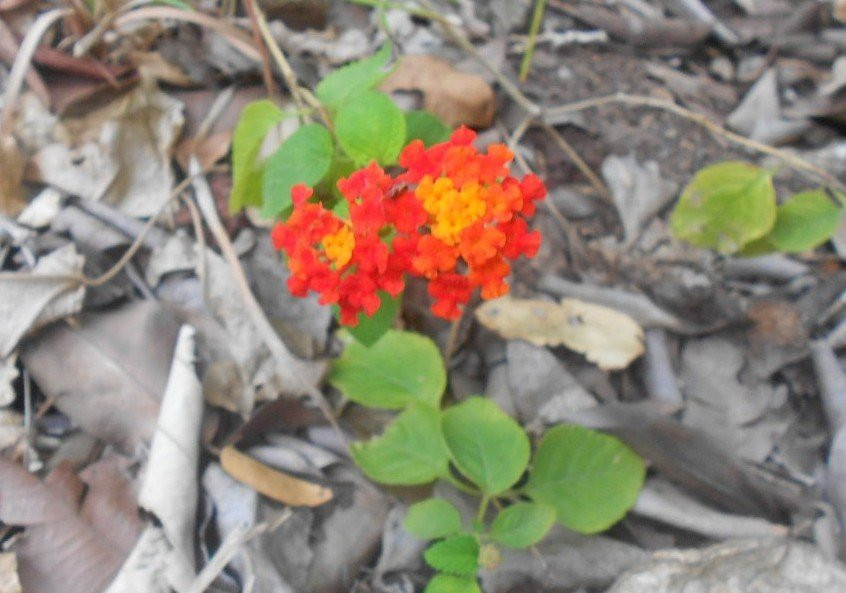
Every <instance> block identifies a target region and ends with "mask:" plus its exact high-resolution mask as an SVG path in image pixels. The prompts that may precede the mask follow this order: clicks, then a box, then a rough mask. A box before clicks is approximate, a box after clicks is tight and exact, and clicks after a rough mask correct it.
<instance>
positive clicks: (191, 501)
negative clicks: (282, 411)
mask: <svg viewBox="0 0 846 593" xmlns="http://www.w3.org/2000/svg"><path fill="white" fill-rule="evenodd" d="M194 335H195V331H194V328H192V327H191V326H187V325H185V326H182V329H181V330H180V332H179V337H178V338H177V342H176V348H175V349H174V353H173V363H172V365H171V367H170V376H169V377H168V381H167V387H166V388H165V392H164V396H163V397H162V404H161V412H160V413H159V421H158V425H157V426H156V433H155V435H154V436H153V442H152V444H151V446H150V457H149V459H148V461H147V469H146V472H145V474H144V482H143V485H142V486H141V491H140V492H139V494H138V504H139V505H140V506H141V507H143V508H145V509H146V510H148V511H150V512H151V513H153V514H154V515H155V516H156V517H158V519H159V521H161V524H162V527H163V529H164V531H165V534H166V535H167V539H168V541H169V543H170V545H171V547H172V549H173V552H174V554H176V555H178V556H181V559H182V560H183V562H184V563H185V566H187V567H188V570H190V569H191V568H192V567H193V566H194V531H195V529H194V527H195V526H194V523H195V521H196V515H197V491H198V487H197V471H198V463H199V457H200V451H199V446H200V426H201V422H202V418H203V389H202V386H201V385H200V381H199V379H197V375H196V372H195V370H194V350H195V345H194ZM174 562H176V561H174Z"/></svg>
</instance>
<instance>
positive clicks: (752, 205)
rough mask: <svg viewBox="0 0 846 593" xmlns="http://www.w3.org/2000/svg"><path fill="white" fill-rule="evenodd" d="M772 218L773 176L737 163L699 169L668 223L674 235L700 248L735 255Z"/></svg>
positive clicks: (766, 229)
mask: <svg viewBox="0 0 846 593" xmlns="http://www.w3.org/2000/svg"><path fill="white" fill-rule="evenodd" d="M775 219H776V202H775V188H774V187H773V183H772V172H770V171H767V170H766V169H762V168H760V167H756V166H754V165H750V164H748V163H743V162H738V161H728V162H724V163H717V164H716V165H711V166H709V167H705V168H704V169H702V170H700V171H699V172H698V173H697V174H696V175H695V176H694V177H693V180H692V181H691V182H690V183H689V184H688V185H687V187H686V188H685V189H684V191H683V192H682V195H681V198H679V202H678V204H676V208H675V210H674V211H673V214H672V216H671V218H670V223H671V226H672V229H673V233H675V235H676V236H677V237H679V238H680V239H684V240H686V241H689V242H691V243H693V244H694V245H697V246H699V247H709V248H713V249H716V250H717V251H719V252H721V253H736V252H738V251H740V249H741V248H743V246H744V245H746V244H747V243H750V242H751V241H754V240H755V239H758V238H760V237H763V236H764V235H766V234H767V232H769V230H770V229H771V228H772V226H773V224H774V223H775Z"/></svg>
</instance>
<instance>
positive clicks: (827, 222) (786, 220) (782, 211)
mask: <svg viewBox="0 0 846 593" xmlns="http://www.w3.org/2000/svg"><path fill="white" fill-rule="evenodd" d="M842 214H843V210H841V208H840V207H838V206H837V205H836V204H835V203H834V202H832V200H831V198H830V197H829V196H828V194H826V192H825V190H823V189H817V190H814V191H806V192H802V193H799V194H796V195H795V196H793V197H792V198H790V199H789V200H788V201H787V202H785V203H784V204H782V205H781V206H779V207H778V210H777V211H776V221H775V225H774V226H773V228H772V230H771V231H770V233H769V234H768V235H767V236H766V239H768V240H769V242H770V243H772V244H773V246H774V247H775V248H776V249H777V250H779V251H785V252H788V253H799V252H802V251H808V250H810V249H813V248H815V247H817V246H819V245H821V244H822V243H825V242H826V241H827V240H828V239H830V238H831V236H832V235H833V234H834V233H835V232H836V231H837V228H838V227H839V226H840V218H841V216H842Z"/></svg>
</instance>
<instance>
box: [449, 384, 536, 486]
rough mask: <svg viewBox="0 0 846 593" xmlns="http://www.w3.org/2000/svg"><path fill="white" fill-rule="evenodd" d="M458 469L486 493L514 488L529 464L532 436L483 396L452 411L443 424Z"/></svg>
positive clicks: (472, 399) (453, 408)
mask: <svg viewBox="0 0 846 593" xmlns="http://www.w3.org/2000/svg"><path fill="white" fill-rule="evenodd" d="M441 426H442V428H443V433H444V439H445V440H446V443H447V446H448V447H449V451H450V455H451V457H452V461H453V463H455V465H456V467H457V468H458V469H459V470H460V471H461V473H462V474H464V475H465V476H466V477H468V478H469V479H470V480H472V481H473V482H474V483H475V484H476V485H477V486H479V488H480V489H481V490H482V492H483V493H485V494H487V495H489V496H490V495H494V494H499V493H500V492H503V491H504V490H507V489H508V488H509V487H510V486H512V485H513V484H514V483H515V482H516V481H517V480H518V479H520V476H521V475H522V474H523V471H524V470H525V469H526V464H528V462H529V453H530V447H529V437H527V436H526V433H525V432H524V431H523V429H522V428H520V425H519V424H517V423H516V422H515V421H514V420H513V419H512V418H511V417H509V416H508V415H507V414H506V413H505V412H503V411H502V410H501V409H500V408H499V407H498V406H497V405H496V404H495V403H493V402H492V401H491V400H489V399H485V398H482V397H471V398H470V399H468V400H467V401H465V402H463V403H461V404H458V405H457V406H453V407H452V408H449V409H448V410H446V411H445V412H444V413H443V418H442V421H441Z"/></svg>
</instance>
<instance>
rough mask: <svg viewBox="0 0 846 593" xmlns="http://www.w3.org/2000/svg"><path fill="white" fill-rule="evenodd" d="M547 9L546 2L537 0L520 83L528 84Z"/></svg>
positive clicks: (521, 67)
mask: <svg viewBox="0 0 846 593" xmlns="http://www.w3.org/2000/svg"><path fill="white" fill-rule="evenodd" d="M545 9H546V0H535V10H534V12H533V13H532V24H531V25H529V38H528V39H527V41H526V52H525V53H524V54H523V62H522V63H521V64H520V82H526V78H528V76H529V70H531V68H532V57H533V56H534V55H535V44H537V42H538V31H539V30H540V25H541V22H542V21H543V13H544V10H545Z"/></svg>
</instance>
